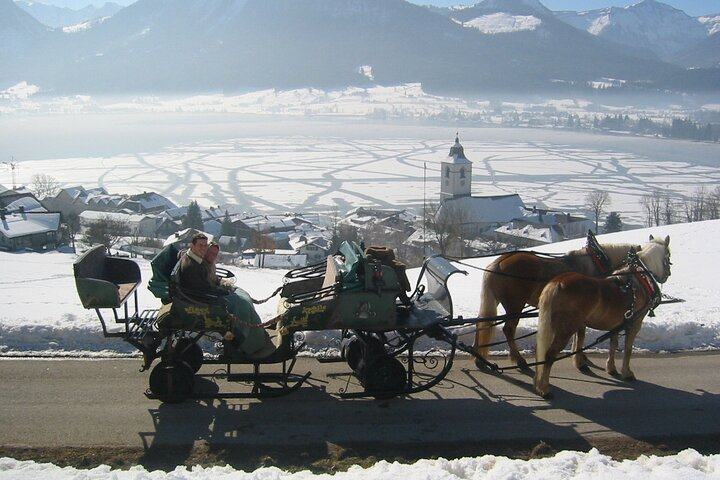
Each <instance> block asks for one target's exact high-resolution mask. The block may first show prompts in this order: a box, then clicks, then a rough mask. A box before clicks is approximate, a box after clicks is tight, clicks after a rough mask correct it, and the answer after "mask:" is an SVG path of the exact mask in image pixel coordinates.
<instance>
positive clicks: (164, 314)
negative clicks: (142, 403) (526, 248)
mask: <svg viewBox="0 0 720 480" xmlns="http://www.w3.org/2000/svg"><path fill="white" fill-rule="evenodd" d="M178 253H179V252H178V249H177V247H176V246H175V245H174V244H171V245H169V246H167V247H165V248H164V249H163V250H162V251H161V252H160V253H159V254H158V255H157V256H156V257H155V258H154V259H153V260H152V261H151V265H152V270H153V277H152V279H151V280H150V282H149V285H148V288H149V290H150V291H151V292H152V293H153V294H154V295H155V296H156V297H157V298H158V299H159V301H160V303H161V306H160V307H159V308H156V309H144V310H141V309H140V308H139V301H138V292H137V289H138V287H139V285H140V283H141V275H140V268H139V266H138V264H137V263H136V262H135V261H133V260H131V259H129V258H119V257H113V256H109V255H107V254H106V249H105V247H104V246H102V245H98V246H95V247H92V248H91V249H90V250H88V251H86V252H85V253H83V254H82V255H81V256H80V257H79V258H78V259H77V260H76V261H75V263H74V266H73V267H74V274H75V282H76V288H77V291H78V295H79V296H80V299H81V302H82V304H83V306H84V307H85V308H87V309H94V310H95V312H96V314H97V316H98V318H99V320H100V322H101V325H102V329H103V334H104V335H105V336H106V337H115V338H120V339H122V340H124V341H126V342H128V343H129V344H131V345H132V346H134V347H135V348H137V349H138V350H139V351H140V352H141V353H142V357H143V363H142V368H141V370H143V371H145V370H149V369H151V367H152V369H151V372H150V379H149V388H148V390H147V391H146V395H147V396H148V397H149V398H155V399H160V400H162V401H165V402H172V401H180V400H183V399H186V398H207V397H218V398H220V397H222V398H228V397H230V398H233V397H266V396H277V395H282V394H286V393H289V392H292V391H294V390H296V389H297V388H299V387H300V386H301V385H302V384H303V382H304V381H305V380H306V379H307V378H308V377H309V375H310V373H309V372H308V373H304V374H301V375H298V374H295V373H294V371H293V368H294V366H295V363H296V358H297V355H298V353H299V352H300V351H301V350H302V348H303V346H304V342H303V338H304V336H305V334H306V332H310V331H320V330H333V331H338V332H339V336H340V341H339V345H338V347H339V348H337V349H336V350H337V351H338V352H339V353H338V354H335V355H326V356H323V357H322V358H320V361H344V362H347V364H348V366H349V367H350V370H351V371H352V374H354V375H355V376H356V377H357V378H358V379H359V381H360V384H361V386H362V389H361V390H360V391H343V392H340V395H341V396H344V397H357V396H374V397H386V396H396V395H402V394H409V393H414V392H418V391H421V390H426V389H428V388H431V387H432V386H433V385H435V384H437V383H438V382H439V381H441V380H442V378H444V377H445V375H446V374H447V372H448V371H449V370H450V368H451V367H452V360H453V356H454V353H455V349H456V342H457V338H456V336H455V335H453V334H452V333H451V332H449V331H448V329H447V328H446V327H445V326H444V323H445V322H448V321H449V320H451V319H452V318H453V308H452V297H451V295H450V291H449V290H448V286H447V282H448V279H449V278H450V276H452V275H454V274H456V273H464V272H462V271H461V270H459V269H458V268H456V267H454V266H453V265H452V264H451V263H450V262H449V261H448V260H446V259H445V258H443V257H441V256H433V257H430V258H428V259H427V260H426V261H425V262H424V264H423V266H422V271H421V274H420V278H419V280H418V283H417V285H416V287H415V288H414V290H413V292H412V293H411V294H410V295H408V294H407V292H408V290H410V284H409V282H408V280H407V277H406V275H405V269H404V265H403V264H401V263H400V262H398V261H397V260H395V259H394V255H393V252H392V250H390V249H387V248H382V247H376V248H370V249H368V250H367V251H363V250H362V249H361V248H360V247H359V246H358V245H357V244H355V243H352V242H345V243H343V244H342V245H341V246H340V248H339V249H338V252H337V253H336V254H335V255H333V256H330V257H328V258H327V259H326V261H325V262H323V263H319V264H315V265H310V266H307V267H301V268H297V269H294V270H291V271H289V272H288V273H287V274H286V275H285V278H284V281H283V285H282V287H281V288H280V289H279V293H280V306H279V313H278V315H277V316H276V317H275V318H273V319H272V320H270V321H267V322H265V323H263V324H262V325H259V326H258V327H260V328H269V329H274V330H275V338H274V343H275V347H276V348H275V350H274V351H273V352H272V353H271V354H270V355H268V356H266V357H262V358H255V357H251V356H248V355H246V354H243V353H242V352H241V351H239V350H238V349H237V348H236V344H237V341H238V339H236V338H235V339H230V338H228V337H227V335H226V332H228V331H229V330H230V329H231V325H230V324H231V318H230V313H229V312H228V309H227V304H226V302H224V301H223V298H222V296H219V295H215V294H206V293H202V292H189V291H187V289H185V288H183V287H182V286H181V285H180V284H179V282H177V280H176V278H175V275H173V269H174V267H175V265H176V263H177V258H178ZM218 272H219V274H221V275H224V276H229V275H231V273H230V272H228V271H226V270H223V269H220V268H218ZM248 308H252V307H251V306H248ZM106 317H107V318H106ZM113 322H114V324H115V325H117V326H119V328H113ZM423 338H425V339H427V338H431V339H433V340H439V341H441V342H444V343H445V344H447V346H448V349H449V353H445V354H444V355H442V357H443V358H442V359H441V360H438V359H437V358H433V359H432V360H431V363H438V362H439V363H442V366H438V368H436V369H435V370H436V371H435V372H434V373H433V374H432V375H431V376H430V377H428V376H427V375H422V377H420V376H418V375H417V374H416V372H415V365H416V363H418V362H423V363H427V362H428V360H427V358H426V355H427V352H422V353H420V354H418V353H417V352H416V350H415V345H416V343H417V342H418V341H419V340H420V339H423ZM201 340H205V341H204V342H201ZM208 340H209V342H208ZM201 343H202V344H207V343H210V344H211V346H212V347H214V348H216V349H217V353H216V354H215V355H206V354H205V353H206V352H204V351H203V347H202V346H201ZM207 353H210V352H207ZM155 360H158V362H157V363H155ZM401 360H402V361H401ZM153 363H155V365H154V366H153ZM203 364H220V365H224V366H225V368H224V369H222V370H220V373H217V375H216V376H221V377H225V378H226V379H227V380H229V381H237V382H246V383H249V384H250V386H251V388H250V392H247V393H243V392H240V393H207V392H204V393H202V392H196V391H195V390H194V383H195V377H196V374H197V372H198V371H199V370H200V368H201V366H202V365H203ZM271 365H277V366H279V367H280V371H279V372H268V371H263V369H265V368H268V367H269V366H271ZM406 365H407V367H406ZM239 366H247V367H249V368H250V369H251V372H249V373H248V372H245V373H235V371H234V367H235V368H239Z"/></svg>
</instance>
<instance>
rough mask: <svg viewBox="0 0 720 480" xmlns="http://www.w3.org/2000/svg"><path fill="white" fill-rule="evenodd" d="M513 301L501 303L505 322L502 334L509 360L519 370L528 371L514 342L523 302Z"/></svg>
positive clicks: (525, 362)
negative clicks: (505, 341) (505, 318)
mask: <svg viewBox="0 0 720 480" xmlns="http://www.w3.org/2000/svg"><path fill="white" fill-rule="evenodd" d="M522 302H523V303H520V301H514V302H513V303H503V304H502V305H503V307H504V308H505V314H506V317H507V320H505V324H504V325H503V333H504V334H505V339H506V340H507V344H508V350H509V351H510V360H511V361H512V362H513V363H515V365H517V366H518V367H520V369H521V370H524V371H528V370H530V368H529V367H528V366H527V361H525V359H524V358H523V357H522V355H520V350H519V349H518V346H517V342H516V341H515V333H516V332H517V326H518V323H520V314H521V313H522V310H523V308H524V307H525V303H524V301H522Z"/></svg>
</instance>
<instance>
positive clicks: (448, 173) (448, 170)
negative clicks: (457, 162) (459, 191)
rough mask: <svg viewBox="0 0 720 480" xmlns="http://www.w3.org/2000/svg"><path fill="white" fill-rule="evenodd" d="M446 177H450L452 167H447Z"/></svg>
mask: <svg viewBox="0 0 720 480" xmlns="http://www.w3.org/2000/svg"><path fill="white" fill-rule="evenodd" d="M445 178H450V167H445Z"/></svg>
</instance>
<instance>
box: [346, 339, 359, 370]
mask: <svg viewBox="0 0 720 480" xmlns="http://www.w3.org/2000/svg"><path fill="white" fill-rule="evenodd" d="M363 351H364V349H363V344H362V342H361V341H360V339H359V338H357V337H355V336H352V337H350V338H346V339H344V340H343V342H342V355H343V358H345V361H346V362H347V364H348V365H349V366H350V368H351V369H353V370H357V368H358V365H359V364H360V360H362V357H363Z"/></svg>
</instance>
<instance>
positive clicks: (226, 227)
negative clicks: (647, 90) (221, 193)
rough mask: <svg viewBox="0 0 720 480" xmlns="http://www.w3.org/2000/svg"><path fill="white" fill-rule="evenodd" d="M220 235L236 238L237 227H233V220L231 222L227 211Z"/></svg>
mask: <svg viewBox="0 0 720 480" xmlns="http://www.w3.org/2000/svg"><path fill="white" fill-rule="evenodd" d="M220 233H221V234H222V235H227V236H229V237H234V236H235V225H233V223H232V220H230V214H229V213H228V211H227V210H225V218H223V221H222V227H221V232H220Z"/></svg>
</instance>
